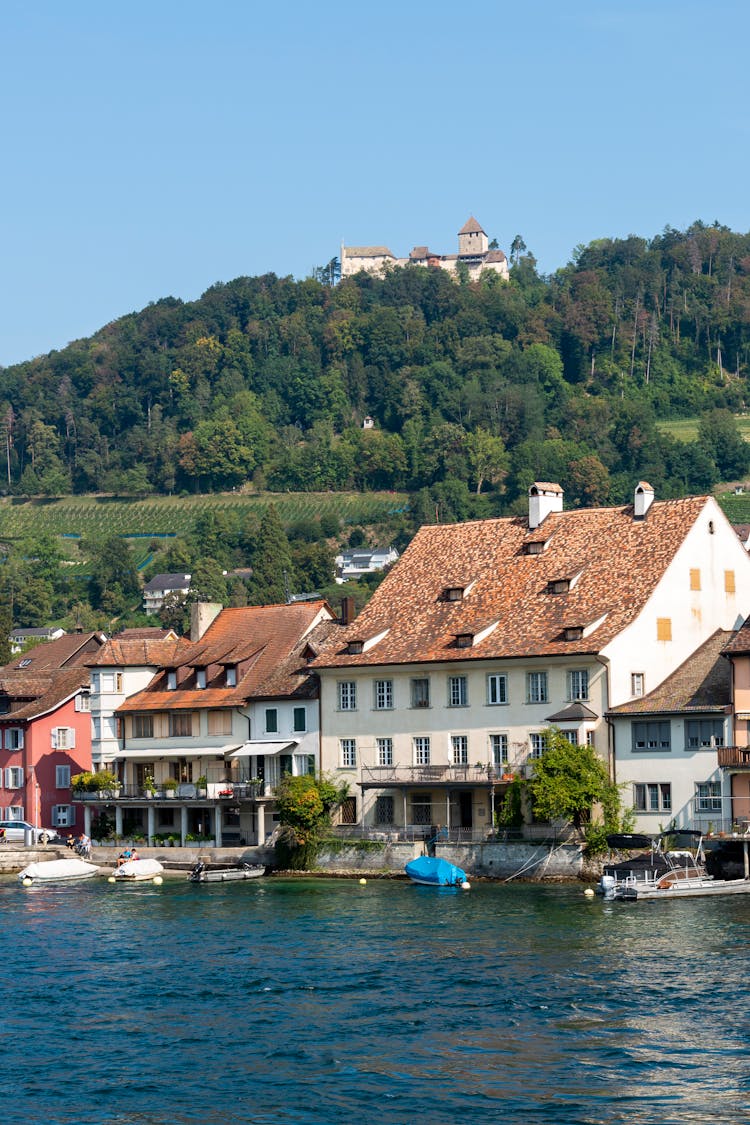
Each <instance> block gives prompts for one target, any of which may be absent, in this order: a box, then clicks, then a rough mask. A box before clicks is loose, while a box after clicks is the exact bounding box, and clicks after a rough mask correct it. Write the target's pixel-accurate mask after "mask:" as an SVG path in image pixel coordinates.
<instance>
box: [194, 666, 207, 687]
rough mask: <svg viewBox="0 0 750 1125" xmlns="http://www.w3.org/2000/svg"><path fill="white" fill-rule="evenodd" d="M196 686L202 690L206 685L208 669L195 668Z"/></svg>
mask: <svg viewBox="0 0 750 1125" xmlns="http://www.w3.org/2000/svg"><path fill="white" fill-rule="evenodd" d="M195 686H196V688H198V690H199V691H202V690H203V688H205V686H206V669H205V668H196V670H195Z"/></svg>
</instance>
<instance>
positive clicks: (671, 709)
mask: <svg viewBox="0 0 750 1125" xmlns="http://www.w3.org/2000/svg"><path fill="white" fill-rule="evenodd" d="M734 636H735V634H734V633H732V632H731V631H730V630H728V629H717V630H716V632H715V633H714V634H713V635H712V636H710V637H709V638H708V640H707V641H704V642H703V644H702V645H701V646H700V647H699V648H697V649H696V650H695V652H693V653H691V654H690V656H689V657H688V658H687V660H685V661H683V663H682V664H681V665H680V667H679V668H676V669H675V671H674V672H673V673H672V675H671V676H667V678H666V680H664V681H663V682H662V683H661V684H659V686H658V687H656V688H654V690H653V691H650V692H649V693H648V695H643V696H641V697H640V698H639V699H631V700H629V702H628V703H621V704H620V706H619V707H612V708H610V710H609V711H608V712H607V714H608V715H657V714H662V715H666V714H675V713H677V712H682V711H720V712H724V711H725V710H727V708H728V707H729V705H730V703H731V699H732V685H731V680H732V669H731V665H730V663H729V661H728V660H726V659H725V658H724V657H723V656H722V652H724V651H726V648H727V647H728V646H727V641H731V638H732V637H734Z"/></svg>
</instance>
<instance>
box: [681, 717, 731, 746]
mask: <svg viewBox="0 0 750 1125" xmlns="http://www.w3.org/2000/svg"><path fill="white" fill-rule="evenodd" d="M685 725H686V727H687V745H688V749H690V750H708V749H710V748H711V747H714V746H723V745H724V722H723V720H722V719H688V721H687V723H686V724H685Z"/></svg>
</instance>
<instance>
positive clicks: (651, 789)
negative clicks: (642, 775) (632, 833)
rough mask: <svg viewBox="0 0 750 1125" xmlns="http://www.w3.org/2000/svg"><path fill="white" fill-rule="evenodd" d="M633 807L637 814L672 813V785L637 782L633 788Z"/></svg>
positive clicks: (661, 782)
mask: <svg viewBox="0 0 750 1125" xmlns="http://www.w3.org/2000/svg"><path fill="white" fill-rule="evenodd" d="M633 805H634V808H635V810H636V812H644V813H650V812H652V813H656V812H671V811H672V786H671V783H670V782H668V781H656V782H636V783H635V785H634V786H633Z"/></svg>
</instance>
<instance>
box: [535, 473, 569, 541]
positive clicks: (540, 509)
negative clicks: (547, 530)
mask: <svg viewBox="0 0 750 1125" xmlns="http://www.w3.org/2000/svg"><path fill="white" fill-rule="evenodd" d="M562 510H563V490H562V489H561V488H560V485H559V484H549V483H543V482H540V481H535V482H534V484H532V486H531V488H530V489H529V529H530V530H531V529H533V528H535V527H539V524H540V523H542V521H543V520H545V519H546V518H547V516H548V515H549V514H550V512H561V511H562Z"/></svg>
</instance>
